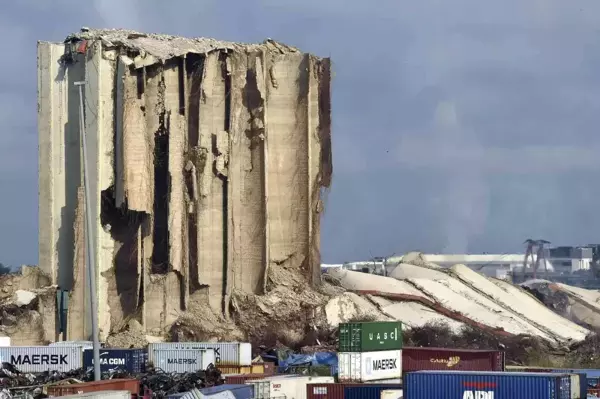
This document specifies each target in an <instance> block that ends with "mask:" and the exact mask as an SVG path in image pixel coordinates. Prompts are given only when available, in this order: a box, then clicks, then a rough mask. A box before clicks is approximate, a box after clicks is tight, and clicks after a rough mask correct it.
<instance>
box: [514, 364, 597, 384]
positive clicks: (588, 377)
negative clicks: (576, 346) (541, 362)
mask: <svg viewBox="0 0 600 399" xmlns="http://www.w3.org/2000/svg"><path fill="white" fill-rule="evenodd" d="M506 370H507V371H511V372H514V371H518V372H526V373H562V374H579V375H580V381H581V385H584V386H586V387H588V386H592V387H593V386H596V385H598V383H599V381H600V369H561V368H546V367H527V366H506Z"/></svg>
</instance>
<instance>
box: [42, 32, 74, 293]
mask: <svg viewBox="0 0 600 399" xmlns="http://www.w3.org/2000/svg"><path fill="white" fill-rule="evenodd" d="M64 52H65V46H64V45H62V44H54V43H47V42H39V43H38V47H37V64H38V93H37V94H38V133H39V138H38V151H39V153H38V154H39V155H38V161H39V165H38V173H39V177H38V178H39V202H38V203H39V210H38V211H39V267H40V268H41V269H42V270H43V271H44V272H45V273H47V274H48V275H49V276H50V277H51V279H52V284H57V282H58V267H59V251H60V249H59V247H58V243H59V235H60V228H61V222H62V220H61V210H62V208H63V207H64V206H65V192H64V179H65V178H64V174H65V168H64V157H65V151H64V131H65V124H66V122H67V120H68V113H67V107H68V104H67V101H68V86H67V84H68V82H67V78H66V73H67V70H66V68H65V67H64V66H62V65H61V64H60V63H59V60H60V58H61V57H62V56H63V54H64Z"/></svg>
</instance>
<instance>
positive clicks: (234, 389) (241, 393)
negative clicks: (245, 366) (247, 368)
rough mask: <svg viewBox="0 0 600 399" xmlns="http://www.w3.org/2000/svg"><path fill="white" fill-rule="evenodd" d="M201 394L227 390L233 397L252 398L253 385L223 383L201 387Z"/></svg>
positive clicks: (212, 393)
mask: <svg viewBox="0 0 600 399" xmlns="http://www.w3.org/2000/svg"><path fill="white" fill-rule="evenodd" d="M199 391H200V392H202V395H205V396H208V397H209V398H210V396H211V395H215V394H217V393H219V392H224V391H229V392H231V394H232V395H233V397H234V398H235V399H252V398H253V397H254V385H247V384H225V385H218V386H216V387H210V388H202V389H200V390H199Z"/></svg>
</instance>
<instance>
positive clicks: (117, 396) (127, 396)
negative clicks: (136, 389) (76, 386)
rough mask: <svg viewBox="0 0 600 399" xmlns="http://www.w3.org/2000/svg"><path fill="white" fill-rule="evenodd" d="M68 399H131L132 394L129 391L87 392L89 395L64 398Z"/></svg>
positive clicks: (78, 394)
mask: <svg viewBox="0 0 600 399" xmlns="http://www.w3.org/2000/svg"><path fill="white" fill-rule="evenodd" d="M62 397H63V398H68V399H78V398H85V399H131V392H129V391H99V392H87V393H76V394H73V395H66V396H62Z"/></svg>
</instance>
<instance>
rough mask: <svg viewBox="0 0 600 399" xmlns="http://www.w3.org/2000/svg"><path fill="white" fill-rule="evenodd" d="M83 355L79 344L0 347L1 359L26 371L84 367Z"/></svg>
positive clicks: (34, 371)
mask: <svg viewBox="0 0 600 399" xmlns="http://www.w3.org/2000/svg"><path fill="white" fill-rule="evenodd" d="M82 357H83V354H82V351H81V347H78V346H54V347H52V346H4V347H0V361H2V362H8V363H10V364H12V365H14V366H15V367H16V368H17V369H19V370H20V371H22V372H24V373H42V372H44V371H48V370H51V371H63V372H64V371H71V370H73V369H78V368H80V367H82Z"/></svg>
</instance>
